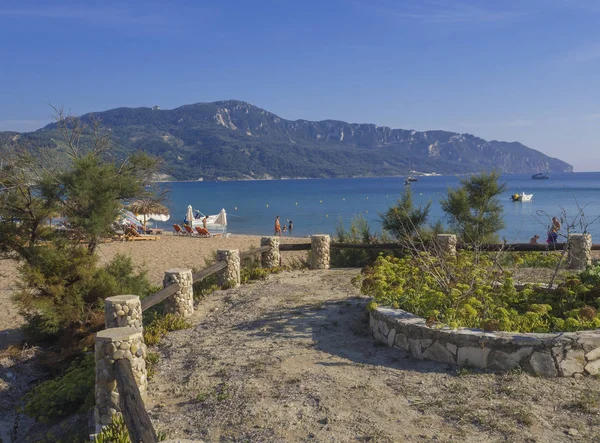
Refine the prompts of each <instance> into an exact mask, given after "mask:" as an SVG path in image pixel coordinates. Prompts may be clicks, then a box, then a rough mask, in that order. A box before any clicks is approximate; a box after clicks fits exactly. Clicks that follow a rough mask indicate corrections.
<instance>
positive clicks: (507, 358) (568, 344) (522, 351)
mask: <svg viewBox="0 0 600 443" xmlns="http://www.w3.org/2000/svg"><path fill="white" fill-rule="evenodd" d="M369 326H370V329H371V331H372V332H373V335H374V336H375V339H376V340H377V341H379V342H382V343H385V344H386V345H387V346H389V347H394V348H397V349H401V350H403V351H406V352H408V353H409V354H411V355H412V356H413V357H415V358H417V359H419V360H422V359H427V360H434V361H438V362H442V363H449V364H456V365H460V366H464V365H471V366H475V367H477V368H481V369H487V370H491V371H507V370H509V369H512V368H515V367H517V366H520V367H521V368H523V369H524V370H525V371H527V372H529V373H531V374H535V375H539V376H542V377H570V376H573V375H576V374H589V375H597V374H600V330H594V331H580V332H562V333H555V334H537V333H518V332H485V331H482V330H479V329H467V328H459V329H450V328H448V327H443V328H435V327H433V328H431V327H428V326H427V325H426V323H425V320H424V319H422V318H420V317H417V316H415V315H413V314H410V313H408V312H406V311H403V310H401V309H390V308H377V309H375V310H374V311H372V312H371V313H370V316H369Z"/></svg>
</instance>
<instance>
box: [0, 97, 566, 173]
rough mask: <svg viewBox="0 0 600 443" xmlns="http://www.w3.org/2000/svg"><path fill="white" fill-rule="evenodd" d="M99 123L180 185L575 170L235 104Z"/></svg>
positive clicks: (468, 143) (453, 141)
mask: <svg viewBox="0 0 600 443" xmlns="http://www.w3.org/2000/svg"><path fill="white" fill-rule="evenodd" d="M93 116H95V117H97V118H100V120H101V121H102V124H103V126H104V127H105V128H107V129H108V130H109V131H110V132H111V133H112V136H113V142H114V145H115V151H116V153H117V154H118V155H120V156H125V155H127V154H128V153H130V152H132V151H135V150H139V149H141V150H144V151H146V152H148V153H150V154H153V155H156V156H159V157H161V158H162V159H163V161H164V162H163V167H164V171H163V172H164V174H165V175H164V176H163V177H167V176H168V177H170V178H172V179H175V180H199V179H204V180H224V179H268V178H301V177H311V178H312V177H368V176H398V175H406V174H409V173H410V171H411V170H414V171H419V172H423V173H434V172H435V173H438V174H463V173H469V172H480V171H483V170H491V169H497V170H499V171H501V172H506V173H533V172H540V171H549V172H572V171H573V167H572V166H571V165H569V164H567V163H565V162H564V161H562V160H559V159H556V158H551V157H548V156H547V155H545V154H543V153H541V152H539V151H536V150H534V149H531V148H528V147H527V146H525V145H523V144H521V143H519V142H502V141H495V140H493V141H486V140H483V139H481V138H479V137H476V136H474V135H471V134H459V133H455V132H448V131H439V130H433V131H422V132H420V131H414V130H407V129H391V128H389V127H386V126H377V125H374V124H363V123H360V124H359V123H346V122H343V121H337V120H323V121H308V120H294V121H292V120H286V119H283V118H281V117H279V116H277V115H275V114H273V113H271V112H269V111H266V110H264V109H261V108H258V107H256V106H253V105H251V104H249V103H245V102H242V101H237V100H227V101H219V102H213V103H196V104H192V105H184V106H181V107H179V108H176V109H171V110H162V109H160V108H158V107H157V106H155V107H152V108H146V107H142V108H117V109H111V110H108V111H104V112H97V113H94V114H93ZM91 118H92V114H85V115H83V116H82V117H81V119H82V120H83V121H90V120H91ZM57 138H58V134H57V127H56V124H49V125H47V126H45V127H44V128H42V129H39V130H37V131H33V132H29V133H16V132H0V145H2V144H4V145H6V144H9V143H24V144H27V143H30V144H33V143H35V144H37V145H38V146H44V145H47V146H49V145H51V144H52V143H54V142H53V140H55V139H57Z"/></svg>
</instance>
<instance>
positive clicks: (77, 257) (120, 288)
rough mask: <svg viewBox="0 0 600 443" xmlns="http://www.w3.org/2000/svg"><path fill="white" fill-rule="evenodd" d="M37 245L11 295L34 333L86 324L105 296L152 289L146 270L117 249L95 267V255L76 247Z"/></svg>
mask: <svg viewBox="0 0 600 443" xmlns="http://www.w3.org/2000/svg"><path fill="white" fill-rule="evenodd" d="M39 249H40V251H38V260H37V265H36V266H29V265H23V266H21V268H20V272H21V276H22V278H23V281H24V286H23V289H22V290H21V291H19V292H17V294H16V296H15V299H16V301H17V303H18V304H19V306H20V307H21V308H22V309H23V310H24V312H25V317H26V319H27V321H28V324H27V328H26V330H27V332H28V333H29V334H30V335H31V336H32V337H34V338H44V337H48V336H55V335H57V334H59V333H61V332H65V331H72V330H73V328H78V327H80V326H81V325H85V324H86V321H87V319H89V318H90V316H91V314H92V313H93V312H97V311H101V310H102V309H103V302H104V299H105V298H106V297H111V296H113V295H118V294H140V295H145V294H148V293H149V292H150V291H151V290H152V285H151V284H150V282H149V281H148V279H147V277H146V273H145V272H139V273H137V272H135V271H134V267H133V261H132V260H131V258H130V257H128V256H125V255H121V254H118V255H116V256H115V257H114V258H113V260H112V261H111V262H109V263H108V264H106V265H105V266H102V267H98V266H97V262H98V259H97V257H96V256H95V255H89V254H88V253H87V252H86V250H85V249H84V248H81V247H79V246H73V247H68V246H67V245H65V246H64V248H63V247H54V248H50V247H41V248H39ZM31 288H37V290H34V291H32V290H31Z"/></svg>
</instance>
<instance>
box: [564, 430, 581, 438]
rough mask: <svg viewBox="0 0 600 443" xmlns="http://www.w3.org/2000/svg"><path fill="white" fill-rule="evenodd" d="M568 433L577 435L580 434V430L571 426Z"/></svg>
mask: <svg viewBox="0 0 600 443" xmlns="http://www.w3.org/2000/svg"><path fill="white" fill-rule="evenodd" d="M567 434H569V435H570V436H571V437H576V436H578V435H579V431H578V430H577V429H575V428H569V430H568V431H567Z"/></svg>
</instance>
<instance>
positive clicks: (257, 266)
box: [240, 258, 282, 284]
mask: <svg viewBox="0 0 600 443" xmlns="http://www.w3.org/2000/svg"><path fill="white" fill-rule="evenodd" d="M281 271H282V268H280V267H276V268H271V269H265V268H263V267H262V266H261V263H260V260H259V259H251V258H247V259H245V260H242V263H241V267H240V281H241V283H242V284H244V283H247V282H249V281H251V280H265V279H266V278H267V277H268V276H269V274H277V273H279V272H281Z"/></svg>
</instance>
